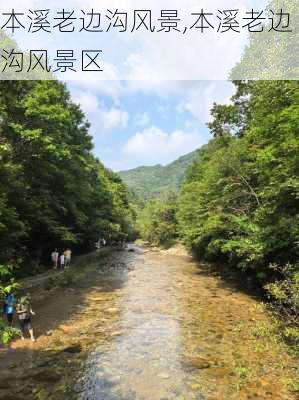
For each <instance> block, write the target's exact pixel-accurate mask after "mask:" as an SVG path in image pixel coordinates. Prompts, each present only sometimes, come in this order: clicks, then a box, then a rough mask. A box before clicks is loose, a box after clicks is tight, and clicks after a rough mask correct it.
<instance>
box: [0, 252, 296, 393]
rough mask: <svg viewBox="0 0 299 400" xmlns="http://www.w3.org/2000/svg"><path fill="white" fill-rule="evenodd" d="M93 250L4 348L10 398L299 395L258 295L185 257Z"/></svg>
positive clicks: (290, 361) (1, 355)
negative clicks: (31, 329) (22, 335)
mask: <svg viewBox="0 0 299 400" xmlns="http://www.w3.org/2000/svg"><path fill="white" fill-rule="evenodd" d="M131 250H134V251H130V252H129V251H120V252H114V253H112V254H110V255H109V256H107V257H106V258H105V259H104V260H103V258H102V257H101V256H99V255H97V254H93V255H90V256H89V259H85V260H84V267H85V268H77V269H73V270H72V273H70V274H69V276H68V277H67V279H66V280H65V281H64V282H63V283H62V284H61V285H60V286H57V287H56V288H55V289H53V288H52V289H53V291H51V289H50V290H49V293H48V295H47V297H46V298H45V299H44V300H41V299H39V300H36V299H35V300H34V304H33V305H34V308H35V311H36V312H37V315H36V317H35V319H34V326H35V329H36V333H37V337H38V340H37V342H36V343H31V342H30V341H29V340H25V341H24V342H22V341H21V340H17V341H14V342H13V343H12V345H11V346H10V348H9V349H4V350H2V351H1V352H0V363H1V370H0V399H1V400H21V399H22V400H43V399H48V400H64V399H65V400H72V399H74V400H75V399H76V400H79V399H80V400H87V399H96V400H104V399H105V400H124V399H130V400H131V399H132V400H133V399H135V400H149V399H150V400H162V399H169V400H174V399H175V400H178V399H179V400H195V399H196V400H198V399H206V400H216V399H217V400H243V399H244V400H245V399H246V400H248V399H252V400H253V399H256V400H257V399H259V400H264V399H265V400H266V399H271V400H272V399H274V400H295V399H296V394H295V393H294V392H292V391H291V390H290V386H291V385H290V383H292V382H294V381H295V379H296V366H297V360H295V359H294V358H292V357H290V356H289V355H288V353H287V349H286V348H285V347H284V345H283V344H282V343H280V342H277V340H276V338H275V336H271V335H268V333H269V332H267V327H268V326H269V325H268V319H267V318H268V317H267V314H265V312H264V310H263V309H262V307H261V306H260V303H259V301H258V300H257V299H256V298H254V297H252V296H248V295H247V294H246V293H244V292H241V291H239V290H238V288H237V287H236V286H234V284H233V283H232V282H230V283H228V282H225V281H223V280H222V279H221V278H220V277H218V276H215V275H211V274H209V273H208V271H206V269H205V268H202V267H201V266H200V265H198V264H197V263H195V262H194V261H193V260H192V259H191V258H190V257H189V256H187V255H174V254H169V253H168V254H167V253H165V252H163V251H162V252H161V251H157V250H155V251H152V250H151V249H146V250H145V251H144V250H143V249H141V248H138V247H134V248H133V249H131Z"/></svg>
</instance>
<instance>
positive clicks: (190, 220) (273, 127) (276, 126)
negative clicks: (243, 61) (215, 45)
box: [178, 81, 299, 278]
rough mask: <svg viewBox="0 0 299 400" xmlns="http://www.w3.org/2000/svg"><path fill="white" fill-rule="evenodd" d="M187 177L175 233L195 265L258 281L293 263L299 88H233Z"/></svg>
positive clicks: (260, 85)
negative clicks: (199, 260) (221, 266)
mask: <svg viewBox="0 0 299 400" xmlns="http://www.w3.org/2000/svg"><path fill="white" fill-rule="evenodd" d="M236 87H237V92H236V95H235V96H234V97H233V99H232V104H231V105H228V106H222V105H221V106H218V105H215V106H214V108H213V110H212V114H213V116H214V121H213V122H212V123H211V124H210V128H211V130H212V132H213V133H214V135H215V139H214V140H212V141H211V142H210V143H209V144H208V145H207V146H206V147H205V148H203V149H202V150H201V157H200V161H199V162H197V163H195V164H194V165H193V167H192V169H191V170H190V173H189V176H188V179H187V181H186V183H185V185H184V187H183V189H182V193H181V197H180V201H179V211H178V218H179V226H180V233H181V235H182V238H183V239H184V241H185V243H186V244H187V245H188V246H190V247H192V249H193V250H194V251H195V252H196V253H198V254H199V255H200V256H201V257H203V258H206V259H208V260H211V261H221V262H226V263H228V264H230V265H231V266H235V267H238V268H240V269H242V270H247V271H248V270H251V271H254V272H255V273H256V275H258V276H260V277H261V278H263V277H266V276H267V275H272V274H273V272H272V270H270V269H269V265H270V264H271V263H276V264H279V265H284V264H286V263H291V264H293V263H295V262H296V259H297V257H298V226H299V225H298V222H299V221H298V202H297V201H298V179H297V177H298V172H299V171H298V168H299V163H298V150H299V149H298V147H299V143H298V126H299V115H298V111H299V110H298V83H297V82H295V81H294V82H283V81H281V82H279V81H269V82H262V81H259V82H248V83H244V82H237V83H236Z"/></svg>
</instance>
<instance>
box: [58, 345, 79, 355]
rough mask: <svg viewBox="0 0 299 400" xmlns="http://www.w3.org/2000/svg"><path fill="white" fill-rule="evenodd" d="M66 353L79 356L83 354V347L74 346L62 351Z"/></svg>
mask: <svg viewBox="0 0 299 400" xmlns="http://www.w3.org/2000/svg"><path fill="white" fill-rule="evenodd" d="M62 351H63V352H64V353H70V354H78V353H81V351H82V347H81V345H80V344H76V345H74V346H69V347H66V348H65V349H63V350H62Z"/></svg>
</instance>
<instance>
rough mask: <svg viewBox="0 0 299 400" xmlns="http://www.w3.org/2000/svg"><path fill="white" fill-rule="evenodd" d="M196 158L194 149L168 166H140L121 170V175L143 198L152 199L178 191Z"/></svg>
mask: <svg viewBox="0 0 299 400" xmlns="http://www.w3.org/2000/svg"><path fill="white" fill-rule="evenodd" d="M196 158H197V151H194V152H192V153H189V154H186V155H185V156H183V157H180V158H179V159H178V160H176V161H174V162H172V163H171V164H169V165H166V166H162V165H155V166H152V167H138V168H135V169H131V170H129V171H121V172H119V175H120V176H121V178H122V180H123V182H124V183H125V184H127V185H128V186H129V187H130V188H131V189H132V190H133V191H134V192H135V193H136V195H137V196H138V197H140V199H141V200H143V201H145V200H150V199H152V198H154V197H157V196H160V195H162V194H164V193H167V192H169V191H174V192H178V191H179V189H180V187H181V185H182V183H183V181H184V179H185V178H186V170H187V169H188V167H189V166H190V165H191V164H192V163H193V161H195V160H196Z"/></svg>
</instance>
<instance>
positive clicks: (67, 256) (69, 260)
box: [64, 249, 72, 268]
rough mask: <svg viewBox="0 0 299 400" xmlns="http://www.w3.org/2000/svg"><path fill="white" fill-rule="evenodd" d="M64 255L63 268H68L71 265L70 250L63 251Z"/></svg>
mask: <svg viewBox="0 0 299 400" xmlns="http://www.w3.org/2000/svg"><path fill="white" fill-rule="evenodd" d="M64 256H65V268H68V267H69V266H70V265H71V258H72V251H71V250H70V249H66V250H65V252H64Z"/></svg>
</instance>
